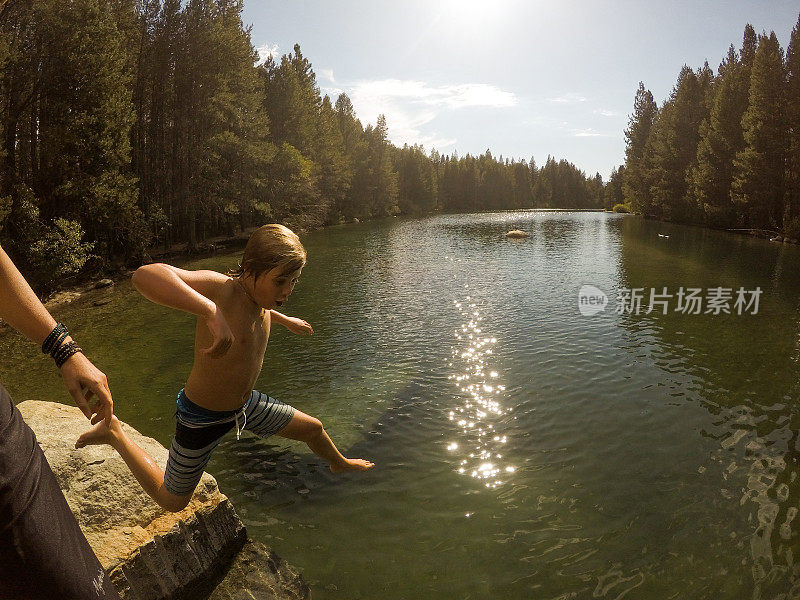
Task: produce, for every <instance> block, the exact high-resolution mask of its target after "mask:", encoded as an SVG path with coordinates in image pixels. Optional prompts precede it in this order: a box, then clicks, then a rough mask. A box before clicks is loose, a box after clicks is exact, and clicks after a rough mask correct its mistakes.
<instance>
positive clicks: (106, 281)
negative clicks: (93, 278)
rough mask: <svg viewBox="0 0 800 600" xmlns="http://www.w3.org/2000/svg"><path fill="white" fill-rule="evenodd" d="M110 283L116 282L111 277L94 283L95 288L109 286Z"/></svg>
mask: <svg viewBox="0 0 800 600" xmlns="http://www.w3.org/2000/svg"><path fill="white" fill-rule="evenodd" d="M110 285H114V282H113V281H111V280H110V279H101V280H100V281H98V282H97V283H95V284H94V288H95V289H96V290H99V289H100V288H104V287H108V286H110Z"/></svg>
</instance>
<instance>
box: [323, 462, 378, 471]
mask: <svg viewBox="0 0 800 600" xmlns="http://www.w3.org/2000/svg"><path fill="white" fill-rule="evenodd" d="M345 460H346V462H345V463H344V464H341V465H336V466H334V465H331V473H343V472H345V471H366V470H367V469H371V468H372V467H374V466H375V463H371V462H369V461H368V460H364V459H363V458H347V459H345Z"/></svg>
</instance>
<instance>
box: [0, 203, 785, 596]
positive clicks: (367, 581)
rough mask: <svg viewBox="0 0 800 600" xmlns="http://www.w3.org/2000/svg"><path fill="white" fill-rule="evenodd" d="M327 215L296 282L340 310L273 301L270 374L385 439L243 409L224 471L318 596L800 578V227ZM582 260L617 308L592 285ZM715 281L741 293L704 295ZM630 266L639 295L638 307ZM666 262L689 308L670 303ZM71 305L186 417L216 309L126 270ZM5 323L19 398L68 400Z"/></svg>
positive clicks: (224, 450)
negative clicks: (781, 233)
mask: <svg viewBox="0 0 800 600" xmlns="http://www.w3.org/2000/svg"><path fill="white" fill-rule="evenodd" d="M515 228H519V229H524V230H526V231H528V232H529V233H530V234H531V237H530V238H528V239H524V240H508V239H506V238H505V236H504V233H505V232H506V231H507V230H509V229H515ZM659 234H661V235H659ZM666 236H668V237H666ZM303 241H304V244H305V245H306V248H307V250H308V255H309V264H308V266H307V267H306V269H305V270H304V272H303V276H302V279H301V282H300V283H299V284H298V286H297V288H296V290H295V292H294V294H293V295H292V298H291V300H290V301H289V303H288V305H287V306H285V307H284V308H285V309H286V312H287V313H288V314H293V315H297V316H300V317H302V318H304V319H306V320H308V321H309V322H310V323H311V324H312V325H313V326H314V329H315V331H316V333H315V335H314V336H312V337H299V336H293V335H292V334H290V333H288V332H287V331H285V330H283V329H282V328H280V327H278V326H276V327H275V328H274V330H273V335H272V339H271V340H270V345H269V348H268V350H267V356H266V360H265V363H264V364H265V367H264V371H263V373H262V375H261V377H260V378H259V381H258V384H257V385H258V387H259V389H261V390H262V391H265V392H268V393H270V394H271V395H273V396H275V397H277V398H280V399H282V400H284V401H286V402H289V403H291V404H293V405H294V406H296V407H298V408H300V409H301V410H303V411H305V412H307V413H310V414H312V415H315V416H317V417H319V418H320V419H321V420H322V421H323V423H324V424H325V426H326V429H327V430H328V431H329V433H330V434H331V436H332V437H333V439H334V440H335V441H336V442H337V443H338V445H339V447H340V448H341V449H342V451H343V452H344V453H345V454H347V455H350V456H356V457H364V458H368V459H370V460H373V461H374V462H375V463H376V467H375V468H374V469H373V470H372V471H371V472H369V473H366V474H348V475H345V476H333V475H331V474H330V472H329V471H328V470H327V468H326V466H325V465H324V464H323V463H322V462H321V461H320V460H318V459H316V458H315V457H314V456H313V455H311V454H310V453H309V452H308V451H307V449H306V447H305V446H304V445H302V444H298V443H294V442H287V441H284V440H281V439H279V438H272V439H270V440H266V441H265V440H259V439H257V438H252V437H247V436H243V438H242V440H241V441H239V442H236V440H235V436H233V435H229V436H228V437H227V438H226V439H225V441H223V443H222V444H221V445H220V447H219V448H218V449H217V451H216V452H215V454H214V456H213V458H212V460H211V462H210V464H209V467H208V471H209V472H210V473H211V474H212V475H214V476H215V477H216V478H217V480H218V482H219V485H220V488H221V489H222V490H223V491H224V492H225V493H226V494H227V495H228V496H229V497H230V498H231V500H232V501H233V503H234V505H235V506H236V508H237V510H238V512H239V514H240V515H241V517H242V519H243V520H244V522H245V524H246V525H247V529H248V532H249V534H250V536H251V537H253V538H255V539H257V540H259V541H262V542H264V543H266V544H267V545H269V546H270V547H272V548H273V549H274V550H275V551H276V552H277V553H278V554H279V555H281V556H282V557H284V558H285V559H286V560H288V561H289V562H290V563H292V564H294V565H296V566H297V567H299V569H300V570H301V571H302V572H303V574H304V576H305V578H306V579H307V581H308V582H309V583H310V585H311V588H312V595H313V597H314V598H315V599H318V600H320V599H324V600H350V599H358V598H364V599H373V598H375V599H377V598H388V599H392V600H398V599H407V600H426V599H433V598H436V599H441V598H448V599H449V598H453V599H488V598H493V599H494V598H504V599H517V598H519V599H529V598H537V599H550V598H552V599H555V598H562V599H567V598H610V599H615V598H623V597H626V598H637V599H639V598H646V599H659V600H661V599H664V598H714V599H718V598H725V599H727V598H730V599H737V600H738V599H740V598H764V599H767V598H769V599H777V598H797V597H800V566H799V565H798V563H796V562H795V560H794V555H795V554H796V553H797V554H798V556H800V543H799V542H798V540H799V539H800V538H799V537H798V533H799V532H800V524H799V523H800V520H798V519H797V512H798V508H797V507H798V499H799V498H800V482H799V481H797V475H798V468H799V466H798V459H800V445H799V443H798V429H799V428H800V415H799V414H798V410H797V408H796V407H797V401H798V399H800V388H798V360H800V302H799V300H800V269H798V265H800V248H798V247H796V246H788V245H782V244H770V243H769V242H766V241H763V240H756V239H751V238H746V237H741V236H735V235H733V234H728V233H724V232H716V231H708V230H704V229H700V228H693V227H684V226H677V225H669V224H660V223H655V222H650V221H645V220H642V219H640V218H637V217H632V216H623V215H611V214H604V213H569V212H531V211H529V212H502V213H491V214H470V215H449V216H434V217H430V218H424V219H415V220H403V219H389V220H385V221H380V222H374V223H366V224H360V225H348V226H341V227H332V228H328V229H325V230H322V231H319V232H315V233H312V234H308V235H306V236H304V237H303ZM236 259H237V256H236V255H228V256H219V257H214V258H211V259H207V260H203V261H199V262H197V263H194V264H193V265H192V266H193V267H203V268H214V269H218V270H224V269H226V268H228V267H230V266H232V265H234V264H235V262H236ZM584 285H593V286H595V287H596V288H598V289H599V290H602V291H603V292H605V294H607V296H608V305H607V307H606V309H605V311H603V312H600V313H598V314H595V315H591V316H583V315H582V314H581V313H580V311H579V305H578V292H579V290H580V289H581V287H582V286H584ZM718 287H722V288H730V289H731V290H732V291H733V298H732V299H731V300H730V302H729V304H728V308H729V309H730V311H731V314H725V313H724V312H722V313H721V314H713V312H714V311H712V312H711V313H705V310H706V307H707V302H708V298H707V297H706V296H707V294H708V289H709V288H718ZM633 288H641V289H643V290H644V292H643V293H644V300H643V302H642V309H641V311H640V312H639V314H636V311H631V312H628V311H625V312H623V313H622V314H619V313H618V312H617V310H616V309H618V308H619V307H620V306H621V304H620V301H619V300H618V296H619V294H621V293H624V292H625V290H630V289H633ZM651 288H655V290H656V293H659V294H661V293H663V292H664V291H666V292H667V293H668V294H673V297H672V298H670V299H667V314H663V310H662V306H663V305H656V308H655V310H653V311H652V312H650V313H649V314H646V312H647V308H648V305H649V293H650V289H651ZM664 288H667V289H666V290H664ZM680 288H684V290H686V289H688V288H700V289H702V290H703V293H702V295H703V296H704V298H703V300H704V301H705V302H706V304H703V305H702V310H701V312H700V314H683V313H680V312H676V311H675V308H676V307H677V302H678V298H677V293H678V291H679V289H680ZM739 288H743V289H744V290H745V291H750V290H756V289H757V288H759V289H760V290H761V295H760V297H759V306H758V312H757V314H752V313H753V312H754V306H753V305H751V306H750V307H749V310H744V311H742V312H743V314H737V310H736V306H735V299H736V290H738V289H739ZM739 308H740V309H741V308H742V306H741V305H740V306H739ZM745 308H747V307H745ZM56 315H57V316H58V317H59V318H60V319H61V320H63V321H64V322H65V323H67V325H68V326H69V327H70V330H71V331H73V332H74V333H75V336H76V338H77V340H78V341H79V342H80V344H81V346H82V347H83V348H84V349H85V350H86V351H87V353H88V354H89V355H90V356H91V357H92V358H93V359H94V360H95V361H96V363H97V364H98V365H99V366H100V367H101V368H102V369H104V370H105V371H106V373H107V374H108V377H109V380H110V382H111V384H112V389H113V391H114V394H115V408H116V412H117V414H118V415H119V416H120V418H122V419H123V420H125V421H127V422H129V423H131V424H132V425H133V426H134V427H136V428H137V429H139V430H140V431H142V432H143V433H145V434H146V435H150V436H152V437H155V438H156V439H158V440H159V441H160V442H161V443H162V444H164V445H165V446H167V445H169V442H170V439H171V435H172V431H173V426H174V425H173V418H172V415H173V412H174V397H175V395H176V393H177V391H178V390H179V389H180V387H181V386H182V383H183V381H184V378H185V377H186V375H187V374H188V372H189V368H190V362H191V357H192V352H191V346H192V334H193V328H192V320H193V318H192V317H191V316H187V315H183V314H179V313H176V312H174V311H170V310H168V309H164V308H162V307H158V306H155V305H153V304H151V303H149V302H147V301H146V300H145V299H143V298H142V297H141V296H139V295H138V294H137V293H136V292H135V291H134V290H133V289H132V287H131V286H130V284H129V283H122V284H119V285H118V286H117V289H116V291H115V292H114V295H113V300H112V301H111V302H110V303H109V304H106V305H104V306H99V307H91V308H87V306H86V305H81V306H76V305H72V306H67V307H65V308H63V309H61V310H60V311H57V312H56ZM0 348H1V349H2V354H3V360H2V364H0V380H1V381H3V382H4V383H5V385H6V387H7V388H8V389H9V390H10V391H11V393H12V395H13V396H14V398H15V400H16V401H18V402H19V401H22V400H26V399H58V400H60V401H62V402H65V403H68V402H69V398H68V397H67V395H66V392H65V391H64V390H63V388H61V387H60V383H59V380H58V377H57V374H56V373H55V370H54V369H53V368H52V365H51V364H48V361H47V360H45V359H44V358H42V356H41V354H38V353H37V352H38V351H37V350H36V349H35V348H33V346H31V345H29V344H25V343H22V342H21V341H20V339H19V338H18V337H17V336H14V335H5V336H4V337H2V338H0ZM21 364H23V365H26V366H25V367H24V368H21V367H20V365H21ZM30 372H34V373H35V376H31V375H30Z"/></svg>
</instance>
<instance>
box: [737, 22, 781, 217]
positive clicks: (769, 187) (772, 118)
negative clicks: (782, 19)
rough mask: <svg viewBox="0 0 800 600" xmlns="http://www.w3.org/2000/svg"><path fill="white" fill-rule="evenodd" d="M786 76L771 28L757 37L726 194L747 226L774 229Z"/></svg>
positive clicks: (777, 213) (778, 210) (778, 201)
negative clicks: (729, 192) (740, 133)
mask: <svg viewBox="0 0 800 600" xmlns="http://www.w3.org/2000/svg"><path fill="white" fill-rule="evenodd" d="M785 88H786V76H785V68H784V63H783V51H782V49H781V47H780V44H779V43H778V38H777V37H776V36H775V33H774V32H772V33H771V34H770V35H769V36H761V38H760V40H759V44H758V50H757V51H756V55H755V58H754V60H753V69H752V73H751V76H750V95H749V103H748V107H747V110H746V111H745V113H744V115H743V117H742V126H743V128H744V142H745V147H744V149H743V150H741V151H740V152H738V153H737V154H736V158H735V160H734V165H733V185H732V198H733V201H734V204H735V205H736V207H737V210H738V211H739V213H740V218H742V219H743V221H742V222H743V223H744V224H746V225H747V226H750V227H754V228H762V229H767V228H769V229H780V228H781V226H782V217H783V194H784V165H785V159H786V89H785Z"/></svg>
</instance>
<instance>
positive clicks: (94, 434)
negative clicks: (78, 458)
mask: <svg viewBox="0 0 800 600" xmlns="http://www.w3.org/2000/svg"><path fill="white" fill-rule="evenodd" d="M119 426H120V424H119V419H118V418H117V417H116V416H113V417H111V427H106V422H105V421H100V422H99V423H98V424H97V425H95V426H94V427H92V428H91V429H89V430H88V431H85V432H84V433H82V434H81V436H80V437H79V438H78V441H77V442H75V447H76V448H83V447H84V446H92V445H97V444H111V442H112V440H113V438H114V433H113V431H112V430H114V429H116V428H119Z"/></svg>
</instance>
